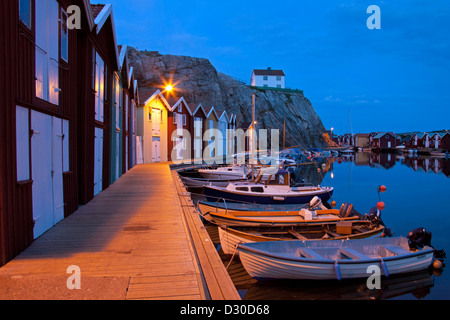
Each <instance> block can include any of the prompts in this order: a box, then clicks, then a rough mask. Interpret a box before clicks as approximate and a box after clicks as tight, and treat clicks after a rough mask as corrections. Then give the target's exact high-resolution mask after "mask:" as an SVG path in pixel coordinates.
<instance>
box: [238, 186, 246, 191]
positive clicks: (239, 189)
mask: <svg viewBox="0 0 450 320" xmlns="http://www.w3.org/2000/svg"><path fill="white" fill-rule="evenodd" d="M236 190H237V191H248V187H236Z"/></svg>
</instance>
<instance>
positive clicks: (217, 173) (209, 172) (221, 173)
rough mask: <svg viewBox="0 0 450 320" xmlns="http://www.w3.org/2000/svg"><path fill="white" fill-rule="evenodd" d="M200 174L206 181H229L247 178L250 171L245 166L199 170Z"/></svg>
mask: <svg viewBox="0 0 450 320" xmlns="http://www.w3.org/2000/svg"><path fill="white" fill-rule="evenodd" d="M198 173H199V174H200V175H201V176H202V177H203V178H205V179H214V180H219V179H220V180H228V179H236V178H240V179H243V178H246V177H247V175H248V173H249V169H248V168H247V166H245V165H231V166H225V167H218V168H215V169H199V170H198Z"/></svg>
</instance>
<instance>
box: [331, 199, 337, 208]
mask: <svg viewBox="0 0 450 320" xmlns="http://www.w3.org/2000/svg"><path fill="white" fill-rule="evenodd" d="M331 207H332V208H335V207H336V201H334V200H333V201H331Z"/></svg>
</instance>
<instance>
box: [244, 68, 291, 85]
mask: <svg viewBox="0 0 450 320" xmlns="http://www.w3.org/2000/svg"><path fill="white" fill-rule="evenodd" d="M285 78H286V75H285V74H284V71H283V70H274V69H272V68H270V67H269V68H267V69H254V70H253V71H252V76H251V79H250V85H252V86H254V87H263V88H280V89H284V88H286V80H285Z"/></svg>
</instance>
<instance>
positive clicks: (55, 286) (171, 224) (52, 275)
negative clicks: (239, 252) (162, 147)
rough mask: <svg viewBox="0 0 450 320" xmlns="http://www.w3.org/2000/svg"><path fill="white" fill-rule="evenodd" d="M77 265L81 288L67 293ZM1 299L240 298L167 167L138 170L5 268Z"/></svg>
mask: <svg viewBox="0 0 450 320" xmlns="http://www.w3.org/2000/svg"><path fill="white" fill-rule="evenodd" d="M71 265H75V266H78V267H79V268H80V280H81V281H80V282H81V289H73V290H69V289H68V288H67V279H68V278H69V277H70V276H71V274H70V273H67V268H68V267H69V266H71ZM0 299H41V300H43V299H93V300H100V299H108V300H110V299H157V300H171V299H175V300H208V299H212V300H239V299H240V297H239V294H238V293H237V290H236V288H235V287H234V285H233V282H232V281H231V279H230V277H229V276H228V274H227V272H226V270H225V267H224V266H223V263H222V261H221V259H220V257H219V255H218V254H217V252H216V250H215V248H214V245H213V243H212V241H210V239H209V236H208V234H207V232H206V230H205V228H204V226H203V224H202V222H201V220H200V218H199V216H198V213H197V211H196V210H195V208H194V206H193V204H192V201H191V200H190V197H189V196H188V193H187V192H186V190H185V189H184V186H183V185H182V183H181V181H180V180H179V178H178V174H177V173H176V172H175V171H171V170H170V168H169V164H168V163H165V164H151V165H138V166H136V167H134V168H133V169H131V170H130V171H129V172H127V173H126V174H125V175H123V176H122V177H121V178H120V179H119V180H117V181H116V182H115V183H114V184H113V185H111V186H110V187H109V188H108V189H106V190H104V191H103V192H101V193H100V194H99V195H97V196H96V197H95V198H94V199H93V200H92V201H91V202H89V203H88V204H87V205H85V206H83V207H80V208H79V209H78V210H77V211H76V212H75V213H74V214H72V215H71V216H70V217H68V218H66V219H64V220H62V221H61V222H59V223H58V224H57V225H56V226H54V227H53V228H51V229H50V230H48V231H47V232H46V233H45V234H44V235H42V236H41V237H39V238H38V239H36V240H35V241H34V243H33V244H32V245H31V246H30V247H29V248H27V249H26V250H25V251H24V252H22V253H21V254H20V255H19V256H17V257H16V258H14V259H13V260H12V261H10V262H9V263H7V264H6V265H5V266H3V267H1V268H0Z"/></svg>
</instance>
